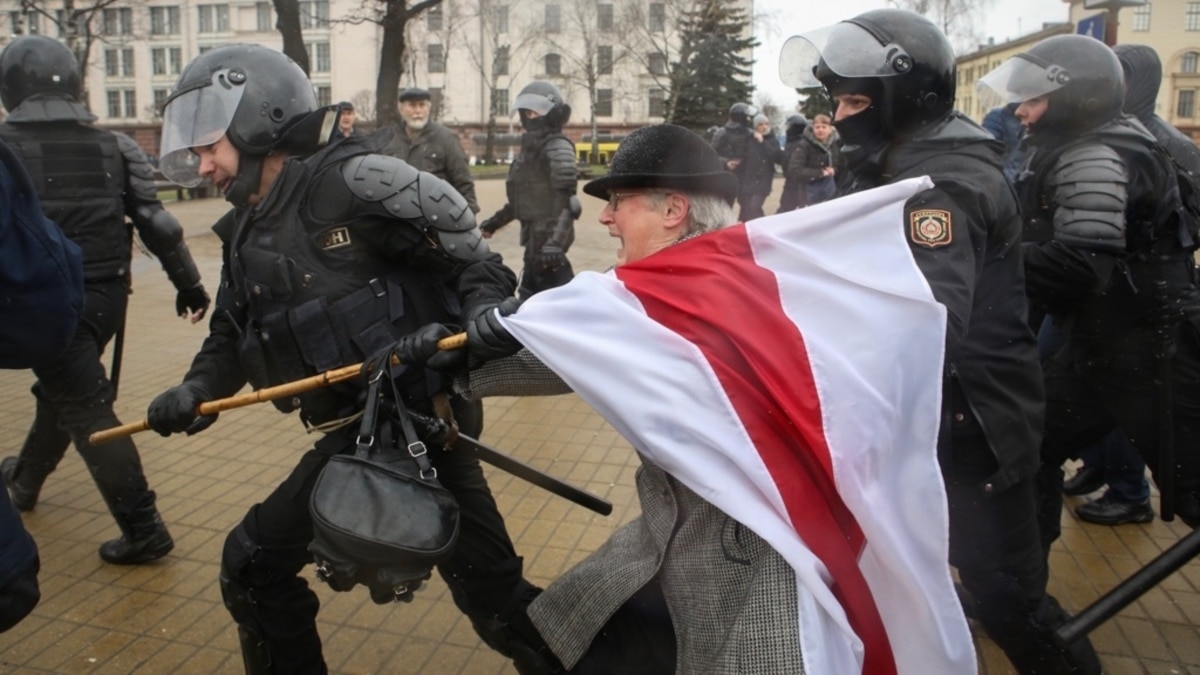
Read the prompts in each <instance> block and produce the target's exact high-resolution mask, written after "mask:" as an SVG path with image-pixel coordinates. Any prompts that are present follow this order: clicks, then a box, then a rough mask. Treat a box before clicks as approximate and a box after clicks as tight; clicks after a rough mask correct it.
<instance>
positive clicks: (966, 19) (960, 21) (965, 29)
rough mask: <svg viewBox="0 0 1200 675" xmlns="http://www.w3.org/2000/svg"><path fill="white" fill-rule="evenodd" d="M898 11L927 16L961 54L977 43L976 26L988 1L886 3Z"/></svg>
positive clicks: (978, 32)
mask: <svg viewBox="0 0 1200 675" xmlns="http://www.w3.org/2000/svg"><path fill="white" fill-rule="evenodd" d="M889 2H891V4H892V5H894V6H896V7H899V8H900V9H907V10H909V11H912V12H916V13H917V14H920V15H921V16H925V17H928V18H929V20H930V21H932V22H934V23H935V24H937V26H938V28H941V29H942V32H943V33H945V34H946V37H948V38H949V39H950V44H952V45H954V50H955V51H956V52H958V53H960V54H961V53H964V52H967V51H970V50H971V49H974V48H975V47H977V46H978V45H979V43H980V42H981V40H980V38H981V36H982V32H981V30H980V29H979V25H980V23H981V22H982V20H983V14H984V12H986V11H987V8H988V5H990V4H991V0H889Z"/></svg>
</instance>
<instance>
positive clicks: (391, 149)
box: [383, 87, 574, 213]
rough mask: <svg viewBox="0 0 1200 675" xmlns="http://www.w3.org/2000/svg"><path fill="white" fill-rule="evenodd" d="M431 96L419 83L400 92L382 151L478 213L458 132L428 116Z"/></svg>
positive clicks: (473, 185)
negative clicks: (442, 184)
mask: <svg viewBox="0 0 1200 675" xmlns="http://www.w3.org/2000/svg"><path fill="white" fill-rule="evenodd" d="M432 99H433V96H432V94H430V93H429V90H428V89H422V88H420V87H409V88H408V89H405V90H404V91H402V92H400V103H399V106H400V107H399V110H400V124H399V125H397V128H396V136H395V138H393V139H392V142H391V143H390V144H388V146H387V147H386V148H384V150H383V154H385V155H391V156H392V157H398V158H400V159H402V160H404V161H405V162H408V163H409V164H411V165H412V166H414V167H416V168H417V169H420V170H421V171H428V172H429V173H431V174H433V175H435V176H437V177H438V178H441V179H442V180H444V181H446V182H447V183H449V184H450V185H452V186H453V187H454V189H455V190H457V191H458V193H459V194H460V195H462V196H463V199H466V200H467V204H468V205H469V206H470V207H471V211H472V212H474V213H479V202H478V201H477V200H476V199H475V179H474V178H472V177H471V167H470V165H469V164H468V163H467V153H465V152H463V149H462V144H461V143H459V142H458V134H455V133H454V132H453V131H451V130H450V129H449V128H447V127H446V125H444V124H441V123H439V122H435V121H433V119H431V118H430V114H431V112H432V107H431V106H432V104H431V101H432ZM572 156H574V155H572Z"/></svg>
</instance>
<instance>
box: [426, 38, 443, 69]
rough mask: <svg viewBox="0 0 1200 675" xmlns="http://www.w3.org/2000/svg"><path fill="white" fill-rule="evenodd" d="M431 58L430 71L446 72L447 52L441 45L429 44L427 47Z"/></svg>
mask: <svg viewBox="0 0 1200 675" xmlns="http://www.w3.org/2000/svg"><path fill="white" fill-rule="evenodd" d="M425 49H426V52H427V53H428V58H429V72H431V73H444V72H446V53H445V52H444V51H442V46H441V45H429V46H428V47H426V48H425Z"/></svg>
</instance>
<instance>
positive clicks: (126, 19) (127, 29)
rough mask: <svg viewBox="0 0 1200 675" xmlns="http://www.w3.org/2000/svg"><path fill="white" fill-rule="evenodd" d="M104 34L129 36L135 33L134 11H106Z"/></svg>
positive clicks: (109, 9) (114, 9)
mask: <svg viewBox="0 0 1200 675" xmlns="http://www.w3.org/2000/svg"><path fill="white" fill-rule="evenodd" d="M104 32H105V33H106V34H108V35H129V34H130V33H132V32H133V10H132V9H130V8H129V7H118V8H112V7H109V8H106V9H105V10H104Z"/></svg>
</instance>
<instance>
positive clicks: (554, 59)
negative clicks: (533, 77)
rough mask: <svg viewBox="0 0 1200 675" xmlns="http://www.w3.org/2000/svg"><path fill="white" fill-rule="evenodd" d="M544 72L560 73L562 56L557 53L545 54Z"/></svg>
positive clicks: (548, 73) (549, 73)
mask: <svg viewBox="0 0 1200 675" xmlns="http://www.w3.org/2000/svg"><path fill="white" fill-rule="evenodd" d="M546 74H547V75H562V57H561V56H559V55H558V54H547V55H546Z"/></svg>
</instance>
